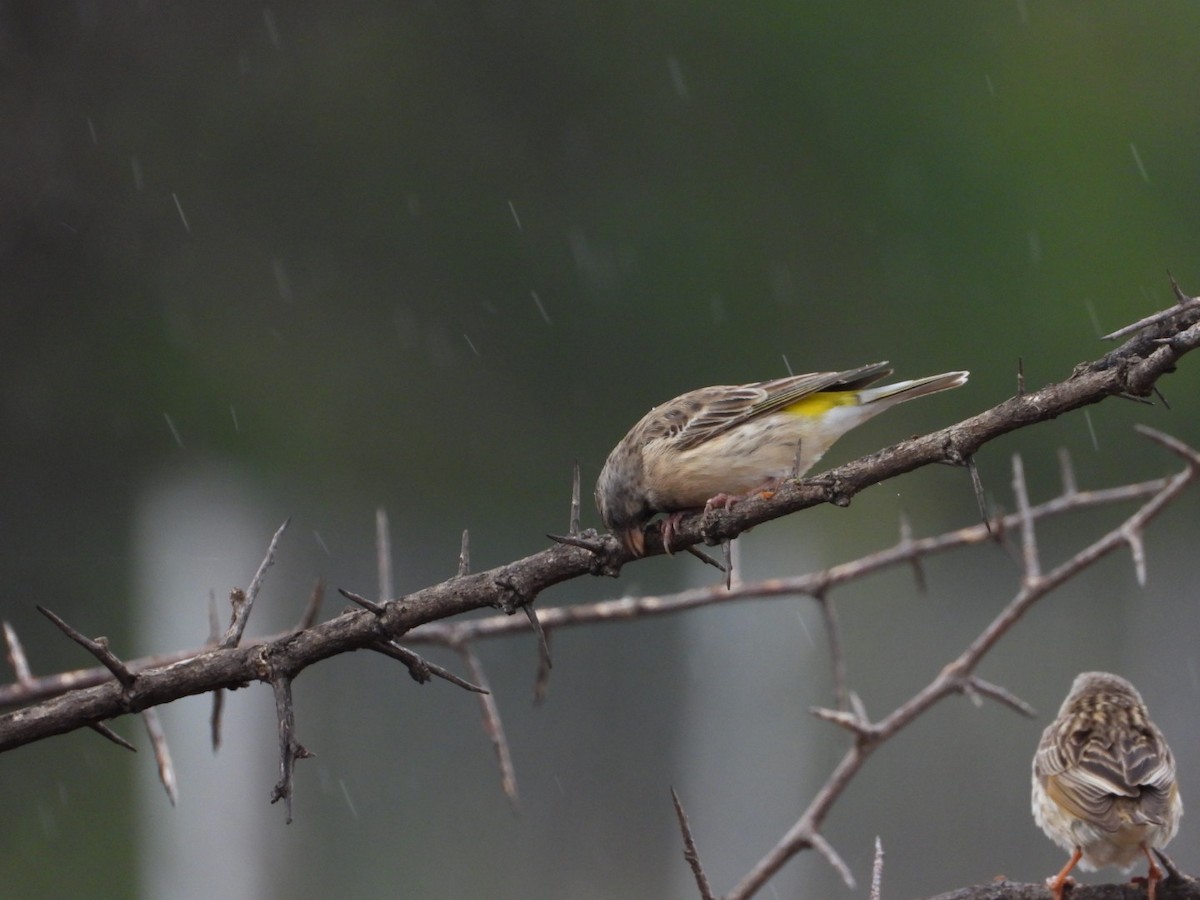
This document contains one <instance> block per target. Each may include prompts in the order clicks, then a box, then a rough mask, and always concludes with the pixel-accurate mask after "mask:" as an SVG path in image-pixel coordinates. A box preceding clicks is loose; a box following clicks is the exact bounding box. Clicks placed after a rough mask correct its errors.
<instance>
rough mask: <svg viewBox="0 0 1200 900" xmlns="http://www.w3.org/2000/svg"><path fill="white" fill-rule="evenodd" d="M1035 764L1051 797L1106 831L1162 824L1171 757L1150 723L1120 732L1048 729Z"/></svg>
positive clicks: (1167, 801) (1172, 779)
mask: <svg viewBox="0 0 1200 900" xmlns="http://www.w3.org/2000/svg"><path fill="white" fill-rule="evenodd" d="M1071 724H1072V725H1073V724H1075V723H1071ZM1034 770H1035V771H1036V772H1037V774H1038V777H1039V778H1041V779H1042V783H1043V785H1044V786H1045V788H1046V792H1047V793H1048V794H1049V795H1050V797H1051V798H1052V799H1053V800H1054V801H1055V802H1056V803H1058V804H1059V805H1060V806H1062V807H1063V808H1064V809H1066V810H1067V811H1068V812H1070V813H1072V814H1073V815H1075V816H1077V817H1079V818H1081V819H1084V820H1085V821H1088V822H1092V823H1094V824H1095V825H1097V826H1098V827H1100V828H1102V829H1104V830H1106V831H1112V832H1115V831H1118V830H1120V829H1121V828H1122V827H1124V826H1126V825H1129V824H1147V823H1151V824H1161V823H1162V822H1163V821H1164V820H1165V817H1166V815H1167V813H1168V811H1169V809H1170V806H1171V802H1172V792H1173V790H1174V783H1175V760H1174V759H1173V758H1172V756H1171V750H1170V748H1168V747H1167V745H1166V742H1165V741H1164V740H1163V738H1162V735H1161V733H1159V732H1158V729H1157V728H1154V727H1153V726H1151V727H1150V728H1148V729H1145V730H1139V731H1133V732H1126V733H1123V734H1121V735H1119V736H1114V735H1110V734H1107V733H1105V732H1104V731H1102V730H1095V731H1093V730H1091V729H1079V728H1074V727H1068V728H1065V729H1062V730H1061V731H1059V732H1057V733H1054V732H1053V730H1048V733H1047V734H1046V735H1043V737H1042V742H1041V744H1040V745H1039V746H1038V752H1037V754H1036V756H1035V757H1034ZM1131 806H1132V807H1133V817H1134V820H1133V821H1132V822H1131V820H1130V808H1131Z"/></svg>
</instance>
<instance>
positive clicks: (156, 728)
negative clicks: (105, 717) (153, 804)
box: [142, 709, 179, 806]
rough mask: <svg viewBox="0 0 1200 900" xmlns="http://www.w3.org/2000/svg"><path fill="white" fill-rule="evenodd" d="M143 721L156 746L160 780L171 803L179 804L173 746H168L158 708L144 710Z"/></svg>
mask: <svg viewBox="0 0 1200 900" xmlns="http://www.w3.org/2000/svg"><path fill="white" fill-rule="evenodd" d="M142 722H143V723H145V725H146V734H148V735H149V736H150V746H151V747H153V748H154V761H155V762H156V763H157V764H158V780H159V781H160V782H161V783H162V786H163V789H164V790H165V791H166V792H167V799H168V800H170V801H171V805H172V806H177V805H178V804H179V785H178V782H177V781H176V778H175V765H174V763H172V762H171V748H170V747H168V746H167V733H166V732H165V731H163V727H162V720H161V719H160V718H159V717H158V710H157V709H144V710H142Z"/></svg>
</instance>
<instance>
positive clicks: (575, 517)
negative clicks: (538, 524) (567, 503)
mask: <svg viewBox="0 0 1200 900" xmlns="http://www.w3.org/2000/svg"><path fill="white" fill-rule="evenodd" d="M567 533H568V534H571V535H577V534H579V460H575V468H574V470H573V473H572V475H571V522H570V525H569V526H568V530H567Z"/></svg>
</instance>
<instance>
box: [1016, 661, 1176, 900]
mask: <svg viewBox="0 0 1200 900" xmlns="http://www.w3.org/2000/svg"><path fill="white" fill-rule="evenodd" d="M1182 816H1183V801H1182V800H1180V798H1179V787H1178V785H1177V784H1176V783H1175V759H1174V757H1172V756H1171V749H1170V748H1169V747H1168V746H1167V742H1166V740H1165V739H1164V738H1163V736H1162V732H1161V731H1159V730H1158V728H1157V726H1155V724H1154V723H1153V722H1151V721H1150V716H1149V714H1148V713H1147V712H1146V705H1145V704H1144V703H1143V702H1142V697H1141V695H1140V694H1139V693H1138V692H1137V689H1136V688H1134V686H1133V685H1132V684H1130V683H1129V682H1128V681H1126V680H1125V679H1124V678H1120V677H1118V676H1116V675H1109V674H1108V673H1107V672H1084V673H1083V674H1082V675H1080V676H1079V677H1078V678H1076V679H1075V683H1074V684H1072V685H1071V693H1070V694H1068V695H1067V699H1066V700H1065V701H1064V702H1063V705H1062V708H1061V709H1060V710H1059V711H1058V718H1057V719H1055V720H1054V721H1053V722H1052V723H1051V724H1050V726H1049V727H1048V728H1047V729H1046V730H1045V732H1044V733H1043V734H1042V740H1041V742H1040V743H1039V744H1038V748H1037V753H1036V754H1034V757H1033V818H1034V821H1035V822H1037V823H1038V825H1039V826H1041V829H1042V831H1044V832H1045V833H1046V836H1047V837H1048V838H1050V840H1052V841H1054V842H1055V843H1056V844H1058V845H1059V846H1060V847H1062V848H1063V849H1064V850H1066V851H1067V852H1068V853H1070V854H1071V858H1070V859H1069V860H1068V861H1067V864H1066V865H1065V866H1063V868H1062V871H1061V872H1059V873H1058V874H1057V875H1053V876H1051V877H1050V878H1047V879H1046V886H1047V887H1048V888H1050V892H1051V893H1052V894H1053V895H1054V898H1055V900H1062V895H1063V886H1064V885H1065V884H1066V883H1067V881H1068V878H1067V876H1068V875H1069V874H1070V873H1071V870H1072V869H1073V868H1074V867H1075V865H1076V863H1078V864H1079V866H1080V868H1082V869H1085V870H1088V871H1092V870H1094V869H1098V868H1100V867H1101V866H1118V867H1119V868H1121V869H1122V870H1123V871H1124V870H1128V869H1129V868H1130V867H1131V866H1132V865H1133V864H1134V862H1135V861H1136V860H1137V858H1138V855H1139V854H1145V857H1146V859H1147V860H1149V862H1150V873H1149V875H1148V877H1147V880H1146V893H1147V896H1148V898H1149V900H1154V888H1155V885H1156V884H1157V882H1158V880H1159V879H1160V878H1162V874H1163V873H1162V871H1161V870H1160V869H1159V868H1158V866H1156V865H1155V864H1154V857H1153V856H1152V855H1151V853H1150V849H1151V848H1161V847H1165V846H1166V845H1167V844H1168V843H1169V842H1170V840H1171V838H1173V837H1174V836H1175V832H1176V831H1177V830H1178V828H1179V819H1180V818H1181V817H1182Z"/></svg>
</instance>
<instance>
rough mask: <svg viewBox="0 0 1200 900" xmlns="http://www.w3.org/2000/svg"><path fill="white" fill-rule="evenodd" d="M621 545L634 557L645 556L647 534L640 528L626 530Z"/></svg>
mask: <svg viewBox="0 0 1200 900" xmlns="http://www.w3.org/2000/svg"><path fill="white" fill-rule="evenodd" d="M621 543H622V544H624V545H625V549H626V550H628V551H629V552H630V553H632V554H633V555H634V556H645V554H646V533H645V532H644V531H642V529H640V528H637V527H634V528H626V529H625V530H624V531H622V532H621Z"/></svg>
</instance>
